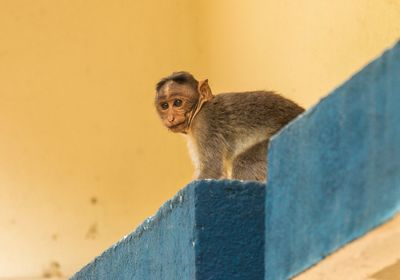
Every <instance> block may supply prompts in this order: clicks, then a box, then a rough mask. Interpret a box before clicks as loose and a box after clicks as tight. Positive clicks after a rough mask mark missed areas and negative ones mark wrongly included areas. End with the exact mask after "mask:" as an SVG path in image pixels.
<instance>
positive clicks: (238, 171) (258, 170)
mask: <svg viewBox="0 0 400 280" xmlns="http://www.w3.org/2000/svg"><path fill="white" fill-rule="evenodd" d="M268 141H269V140H268V139H267V140H265V141H262V142H260V143H258V144H255V145H253V146H251V147H250V148H249V149H247V150H246V151H244V152H243V153H241V154H239V155H238V156H236V157H235V159H234V160H233V163H232V179H238V180H251V181H265V180H266V179H267V149H268Z"/></svg>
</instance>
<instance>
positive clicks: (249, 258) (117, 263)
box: [72, 180, 265, 280]
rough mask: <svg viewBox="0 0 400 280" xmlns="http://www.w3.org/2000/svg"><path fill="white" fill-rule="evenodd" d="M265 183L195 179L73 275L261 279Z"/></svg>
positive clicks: (142, 279)
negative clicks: (151, 216)
mask: <svg viewBox="0 0 400 280" xmlns="http://www.w3.org/2000/svg"><path fill="white" fill-rule="evenodd" d="M264 194H265V185H264V184H259V183H255V182H253V183H252V182H247V183H241V182H238V181H214V180H206V181H195V182H192V183H191V184H189V185H188V186H187V187H186V188H185V189H183V190H182V191H180V192H179V193H178V194H177V195H176V196H175V197H174V198H173V199H172V200H171V201H168V202H167V203H165V204H164V205H163V206H162V207H161V209H160V210H159V212H158V213H157V214H156V215H155V216H154V217H153V218H150V219H148V220H147V221H146V222H145V223H143V224H142V225H141V226H140V227H139V228H138V229H137V230H136V231H135V232H133V233H132V234H130V235H128V236H127V237H126V238H124V239H123V240H121V241H120V242H119V243H117V244H116V245H115V246H113V247H112V248H110V249H108V250H107V251H105V252H104V253H103V254H102V255H101V256H99V257H97V258H96V259H95V260H94V261H93V262H92V263H90V264H88V265H87V266H86V267H84V268H83V269H82V270H81V271H79V272H78V273H77V274H76V275H74V276H73V277H72V279H82V280H86V279H92V280H102V279H107V280H115V279H119V280H122V279H126V280H128V279H129V280H130V279H137V280H147V279H148V280H154V279H163V280H177V279H208V280H212V279H215V280H217V279H218V280H225V279H226V280H235V279H263V277H264V209H265V208H264V201H265V196H264Z"/></svg>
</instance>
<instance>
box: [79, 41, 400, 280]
mask: <svg viewBox="0 0 400 280" xmlns="http://www.w3.org/2000/svg"><path fill="white" fill-rule="evenodd" d="M268 158H269V181H268V183H267V187H265V184H259V183H255V182H238V181H228V180H225V181H215V180H206V181H194V182H192V183H191V184H189V185H188V186H187V187H186V188H185V189H183V190H181V191H180V192H179V193H178V194H177V195H176V196H175V197H174V198H173V199H172V200H170V201H168V202H166V203H165V204H164V205H163V206H162V207H161V209H160V210H159V212H158V213H157V214H156V215H155V216H154V217H152V218H149V219H147V220H146V221H145V222H144V223H143V224H142V225H141V226H140V227H139V228H138V229H137V230H136V231H135V232H133V233H131V234H130V235H128V236H127V237H125V238H124V239H123V240H121V241H120V242H119V243H117V244H116V245H114V246H113V247H112V248H110V249H108V250H106V251H105V252H104V253H103V254H102V255H101V256H99V257H97V258H96V259H95V260H94V261H93V262H91V263H90V264H88V265H87V266H86V267H84V268H83V269H82V270H81V271H79V272H78V273H77V274H75V275H74V276H73V277H72V279H83V280H85V279H93V280H94V279H96V280H97V279H100V280H101V279H107V280H114V279H123V280H125V279H126V280H127V279H138V280H139V279H140V280H147V279H149V280H150V279H157V280H158V279H163V280H176V279H184V280H186V279H196V280H206V279H207V280H235V279H241V280H242V279H243V280H247V279H251V280H262V279H266V280H275V279H278V280H279V279H289V278H290V277H292V276H294V275H296V274H297V273H299V272H301V271H303V270H304V269H306V268H308V267H310V266H311V265H313V264H315V263H317V262H318V261H320V260H321V259H322V258H324V257H325V256H326V255H328V254H329V253H331V252H333V251H334V250H336V249H338V248H340V247H341V246H343V245H344V244H346V243H348V242H349V241H351V240H353V239H355V238H357V237H359V236H361V235H363V234H365V233H367V232H368V231H369V230H371V229H372V228H374V227H376V226H377V225H379V224H381V223H383V222H384V221H386V220H387V219H389V218H391V217H392V216H393V215H394V214H395V213H396V212H397V211H399V210H400V43H398V44H397V45H396V46H394V47H393V48H392V49H391V50H389V51H387V52H385V53H384V54H383V55H382V56H381V57H380V58H378V59H376V60H375V61H373V62H372V63H370V64H369V65H367V66H366V67H365V68H364V69H363V70H361V71H360V72H359V73H357V74H356V75H355V76H353V77H352V78H351V79H350V80H349V81H347V82H346V83H345V84H344V85H342V86H341V87H339V88H337V89H336V90H335V91H334V92H333V93H331V94H330V95H329V96H328V97H326V98H325V99H323V100H322V101H321V102H320V103H319V104H317V105H316V106H315V107H314V108H312V109H310V110H308V111H307V112H306V113H304V114H303V115H302V116H300V117H299V118H297V119H296V120H295V121H293V122H292V123H291V124H289V125H288V126H287V127H285V128H284V129H283V130H282V131H281V132H280V133H279V134H278V135H276V136H275V137H274V138H273V139H272V141H271V143H270V151H269V154H268Z"/></svg>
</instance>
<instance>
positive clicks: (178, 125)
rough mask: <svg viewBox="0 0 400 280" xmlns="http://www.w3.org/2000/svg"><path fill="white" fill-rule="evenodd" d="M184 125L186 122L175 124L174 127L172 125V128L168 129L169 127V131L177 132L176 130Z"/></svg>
mask: <svg viewBox="0 0 400 280" xmlns="http://www.w3.org/2000/svg"><path fill="white" fill-rule="evenodd" d="M184 124H185V121H183V122H180V123H177V124H174V125H171V126H167V127H168V129H170V130H176V129H178V128H179V127H180V126H182V125H184Z"/></svg>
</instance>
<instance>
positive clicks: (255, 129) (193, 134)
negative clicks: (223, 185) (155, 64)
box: [155, 71, 304, 181]
mask: <svg viewBox="0 0 400 280" xmlns="http://www.w3.org/2000/svg"><path fill="white" fill-rule="evenodd" d="M155 107H156V110H157V112H158V114H159V117H160V118H161V121H162V122H163V124H164V125H165V126H166V127H167V128H168V129H169V130H170V131H172V132H175V133H181V134H184V135H185V136H186V137H187V142H188V147H189V153H190V155H191V158H192V161H193V163H194V166H195V170H196V172H195V177H196V179H236V180H250V181H266V180H267V150H268V142H269V139H270V138H271V136H272V135H274V134H275V133H276V132H278V131H279V130H280V129H281V128H282V127H283V126H285V125H286V124H287V123H289V122H290V121H291V120H292V119H294V118H295V117H297V116H298V115H299V114H301V113H303V112H304V109H303V108H302V107H300V106H299V105H297V104H296V103H295V102H293V101H291V100H289V99H287V98H285V97H283V96H281V95H279V94H277V93H275V92H273V91H248V92H233V93H220V94H216V95H214V94H213V93H212V91H211V88H210V86H209V84H208V80H207V79H206V80H202V81H198V80H196V79H195V78H194V76H193V75H192V74H190V73H189V72H185V71H180V72H174V73H172V75H170V76H167V77H165V78H162V79H161V80H160V81H159V82H158V83H157V84H156V97H155Z"/></svg>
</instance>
